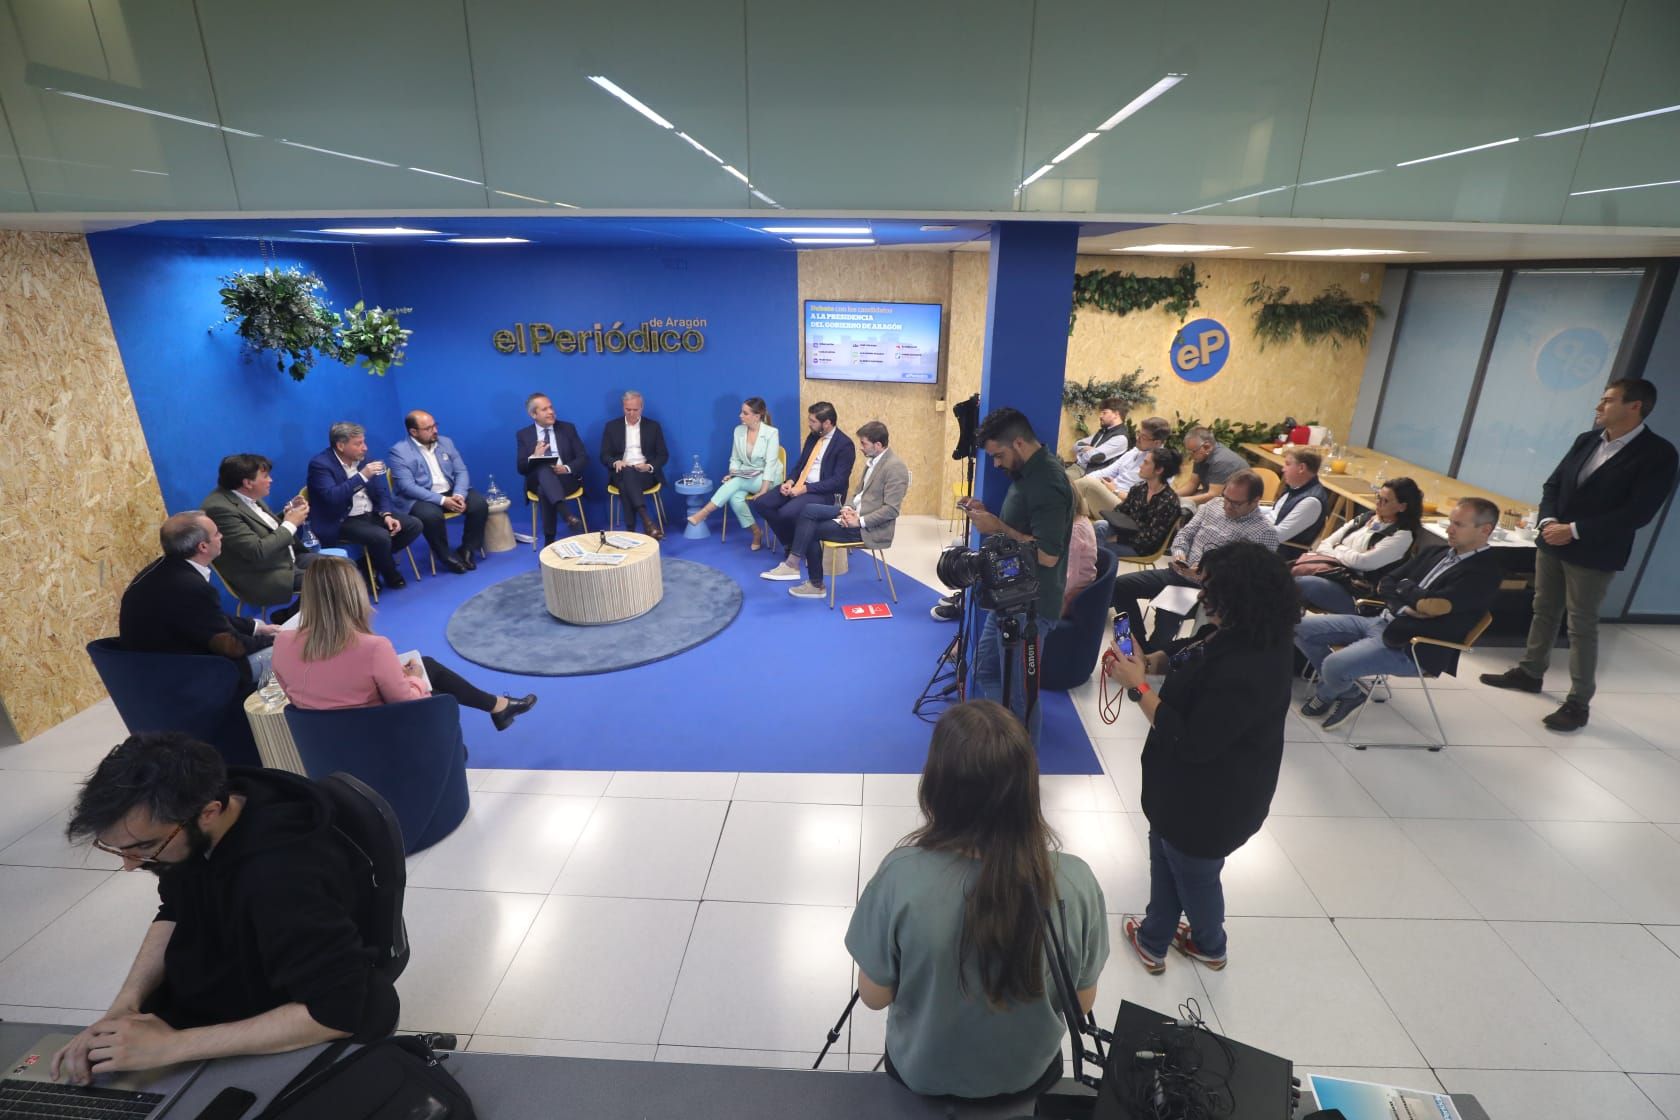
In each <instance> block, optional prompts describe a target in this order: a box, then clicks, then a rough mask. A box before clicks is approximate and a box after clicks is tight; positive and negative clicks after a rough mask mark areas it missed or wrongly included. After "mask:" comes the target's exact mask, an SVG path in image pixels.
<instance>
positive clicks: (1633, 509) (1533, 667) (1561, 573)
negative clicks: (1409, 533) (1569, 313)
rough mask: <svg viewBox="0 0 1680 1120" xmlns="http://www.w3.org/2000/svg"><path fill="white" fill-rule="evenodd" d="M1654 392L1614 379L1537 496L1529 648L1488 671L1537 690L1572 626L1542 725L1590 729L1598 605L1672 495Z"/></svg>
mask: <svg viewBox="0 0 1680 1120" xmlns="http://www.w3.org/2000/svg"><path fill="white" fill-rule="evenodd" d="M1656 403H1657V387H1656V386H1655V385H1653V384H1651V383H1650V382H1649V381H1644V380H1641V379H1639V378H1631V377H1630V378H1624V379H1622V380H1620V381H1613V382H1611V383H1610V386H1609V388H1607V389H1605V390H1604V396H1602V397H1600V398H1599V401H1598V408H1597V410H1596V412H1595V416H1596V417H1597V420H1598V427H1597V428H1595V429H1594V430H1593V431H1590V432H1583V433H1582V434H1581V435H1579V436H1577V437H1575V444H1574V446H1572V447H1571V448H1570V449H1569V453H1568V454H1566V455H1565V456H1564V457H1563V461H1562V462H1561V463H1559V464H1558V465H1557V469H1556V470H1554V471H1553V472H1552V475H1551V477H1550V478H1548V479H1546V483H1545V485H1544V486H1543V487H1542V488H1541V490H1540V539H1539V541H1538V542H1536V552H1535V557H1534V621H1533V622H1531V623H1530V624H1529V627H1528V649H1527V650H1525V651H1524V652H1523V658H1522V660H1521V661H1519V662H1517V664H1516V666H1515V667H1514V668H1511V669H1507V670H1505V672H1503V673H1483V674H1482V683H1483V684H1487V685H1492V686H1493V687H1494V688H1514V689H1516V690H1518V691H1520V692H1539V691H1540V688H1541V686H1542V684H1543V683H1544V678H1545V675H1546V666H1547V664H1548V663H1549V662H1550V660H1551V656H1552V646H1553V644H1554V643H1555V642H1556V641H1557V632H1558V624H1559V623H1560V622H1562V621H1563V620H1564V619H1565V618H1566V617H1567V619H1568V621H1569V695H1568V696H1567V697H1566V698H1565V699H1564V701H1563V706H1562V707H1560V708H1558V710H1557V711H1555V712H1553V713H1552V714H1551V715H1549V716H1547V717H1546V718H1545V719H1543V720H1542V721H1541V722H1542V723H1544V724H1545V725H1546V726H1547V727H1548V728H1550V729H1551V730H1553V731H1578V730H1580V729H1581V728H1583V727H1585V726H1586V725H1587V714H1588V709H1587V706H1588V705H1589V704H1591V703H1592V698H1593V691H1594V688H1595V687H1596V685H1595V681H1594V677H1595V676H1596V675H1597V671H1598V609H1599V606H1600V605H1601V604H1602V603H1603V602H1604V593H1605V591H1607V590H1608V589H1609V587H1610V581H1611V580H1612V579H1614V578H1615V575H1616V573H1617V572H1619V571H1621V570H1622V569H1623V568H1624V567H1626V566H1627V561H1628V555H1629V554H1630V553H1631V552H1632V551H1633V535H1634V534H1635V533H1637V532H1638V531H1639V530H1640V529H1641V528H1643V527H1644V526H1645V525H1646V524H1647V523H1648V522H1649V521H1650V520H1651V518H1653V517H1655V516H1656V515H1657V511H1658V510H1660V509H1662V507H1663V503H1664V502H1666V501H1667V500H1668V495H1669V492H1670V491H1672V490H1673V489H1674V475H1675V465H1676V459H1675V452H1674V445H1673V444H1672V443H1670V442H1668V441H1667V440H1666V439H1663V438H1662V437H1661V436H1659V435H1657V433H1655V432H1653V431H1651V430H1650V429H1649V428H1647V427H1646V426H1645V420H1646V418H1647V417H1648V416H1650V415H1651V409H1652V408H1654V407H1656Z"/></svg>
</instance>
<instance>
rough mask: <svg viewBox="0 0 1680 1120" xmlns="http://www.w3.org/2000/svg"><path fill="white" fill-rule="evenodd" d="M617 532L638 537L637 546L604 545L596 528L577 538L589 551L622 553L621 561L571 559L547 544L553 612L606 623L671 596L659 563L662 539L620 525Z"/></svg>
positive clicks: (545, 567)
mask: <svg viewBox="0 0 1680 1120" xmlns="http://www.w3.org/2000/svg"><path fill="white" fill-rule="evenodd" d="M608 536H611V537H623V538H626V539H628V540H634V541H636V542H638V543H637V545H636V547H635V548H628V549H619V548H614V547H612V546H611V545H607V546H606V547H604V548H603V547H602V546H601V538H600V536H599V535H598V534H595V533H580V534H578V535H577V536H575V537H567V538H565V540H571V541H576V542H577V543H578V544H579V545H580V546H582V548H583V549H584V551H585V552H587V553H596V552H597V551H599V553H600V554H602V555H622V556H623V557H624V559H623V560H621V561H619V562H618V563H617V564H590V563H586V562H584V561H583V560H574V559H569V558H567V557H566V556H564V555H562V554H561V553H559V552H557V551H556V550H555V545H557V544H560V543H561V542H560V541H556V542H555V544H554V545H549V546H548V547H547V548H545V549H543V550H542V553H541V558H542V576H543V602H544V604H546V605H547V607H548V613H549V614H551V615H553V616H554V617H555V618H558V619H559V620H560V621H561V622H570V623H572V624H573V625H574V626H600V625H603V624H605V623H608V622H623V621H625V620H626V619H630V618H635V617H636V616H638V615H643V614H646V613H647V612H648V611H651V610H652V609H653V608H654V607H656V606H658V605H659V600H660V599H662V598H664V596H665V584H664V580H663V579H662V577H661V571H660V564H659V542H658V541H656V540H654V539H653V538H652V537H650V536H647V535H646V534H645V533H630V532H625V531H622V530H620V531H618V532H614V533H609V534H608Z"/></svg>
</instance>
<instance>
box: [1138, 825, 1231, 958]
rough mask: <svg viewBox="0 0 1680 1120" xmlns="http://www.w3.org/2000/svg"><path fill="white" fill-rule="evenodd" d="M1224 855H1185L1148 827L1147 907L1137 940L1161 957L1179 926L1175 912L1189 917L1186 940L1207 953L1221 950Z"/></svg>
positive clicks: (1223, 947)
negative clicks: (1220, 882)
mask: <svg viewBox="0 0 1680 1120" xmlns="http://www.w3.org/2000/svg"><path fill="white" fill-rule="evenodd" d="M1224 867H1225V861H1224V860H1223V859H1202V858H1200V857H1198V856H1191V855H1185V854H1184V853H1183V852H1181V851H1179V850H1178V849H1177V848H1175V847H1173V846H1172V845H1171V844H1169V843H1167V842H1166V841H1165V840H1163V839H1162V838H1161V836H1160V834H1159V833H1157V832H1156V831H1155V830H1154V829H1150V830H1149V909H1148V910H1145V911H1144V913H1143V922H1142V924H1141V925H1139V926H1138V933H1137V940H1138V944H1139V945H1141V946H1143V948H1144V949H1145V950H1146V951H1148V952H1149V953H1150V954H1151V955H1153V956H1157V957H1165V956H1166V955H1167V950H1168V949H1170V948H1171V947H1172V939H1173V934H1174V933H1176V932H1177V931H1178V916H1179V915H1180V914H1183V915H1184V916H1185V917H1186V918H1188V919H1189V920H1190V939H1191V940H1192V941H1194V942H1195V943H1196V948H1198V949H1200V950H1201V951H1202V952H1204V953H1206V954H1208V955H1209V956H1213V957H1217V956H1220V955H1222V954H1223V953H1224V952H1225V888H1224V887H1222V886H1220V885H1219V872H1220V871H1221V870H1222V869H1223V868H1224Z"/></svg>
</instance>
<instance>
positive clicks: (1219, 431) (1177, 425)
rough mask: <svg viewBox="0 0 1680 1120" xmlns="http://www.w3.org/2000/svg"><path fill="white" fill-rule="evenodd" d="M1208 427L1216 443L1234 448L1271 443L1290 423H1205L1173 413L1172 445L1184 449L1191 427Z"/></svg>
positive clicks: (1257, 421) (1234, 421) (1212, 421)
mask: <svg viewBox="0 0 1680 1120" xmlns="http://www.w3.org/2000/svg"><path fill="white" fill-rule="evenodd" d="M1301 423H1304V424H1309V425H1311V424H1316V423H1318V421H1317V420H1304V421H1301ZM1201 427H1205V428H1208V429H1209V430H1210V431H1212V432H1213V438H1214V441H1215V442H1216V443H1222V444H1224V445H1225V446H1226V447H1229V448H1231V449H1233V450H1235V448H1236V447H1237V445H1238V444H1242V443H1271V442H1272V441H1273V440H1275V439H1276V438H1277V435H1278V433H1279V432H1281V431H1286V430H1287V429H1288V427H1289V425H1287V424H1285V423H1284V422H1283V421H1282V420H1256V421H1254V422H1253V423H1252V424H1245V423H1243V422H1242V421H1240V420H1225V419H1223V418H1221V419H1215V420H1210V421H1207V422H1206V423H1203V422H1202V421H1201V420H1198V419H1196V418H1195V417H1194V416H1191V417H1188V418H1186V417H1185V416H1184V414H1183V413H1180V412H1174V413H1173V431H1172V437H1171V441H1170V442H1171V443H1172V446H1174V447H1176V448H1179V449H1182V448H1183V447H1184V435H1185V433H1186V432H1188V431H1189V430H1190V429H1191V428H1201Z"/></svg>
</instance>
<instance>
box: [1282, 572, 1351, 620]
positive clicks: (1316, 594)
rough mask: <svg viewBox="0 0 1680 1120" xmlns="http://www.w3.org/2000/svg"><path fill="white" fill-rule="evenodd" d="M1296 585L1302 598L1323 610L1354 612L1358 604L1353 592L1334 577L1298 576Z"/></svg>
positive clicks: (1338, 612)
mask: <svg viewBox="0 0 1680 1120" xmlns="http://www.w3.org/2000/svg"><path fill="white" fill-rule="evenodd" d="M1295 586H1296V587H1297V588H1299V589H1300V591H1301V598H1303V599H1305V600H1306V601H1307V602H1308V603H1310V604H1312V605H1313V606H1315V607H1317V608H1318V609H1319V610H1321V611H1329V612H1330V613H1331V614H1353V613H1354V612H1355V611H1356V610H1357V609H1358V605H1357V604H1356V603H1355V602H1354V601H1353V593H1352V592H1350V591H1349V590H1348V589H1347V588H1346V587H1344V586H1342V585H1341V584H1339V583H1337V582H1336V581H1335V580H1333V579H1325V578H1324V577H1323V576H1296V577H1295Z"/></svg>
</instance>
